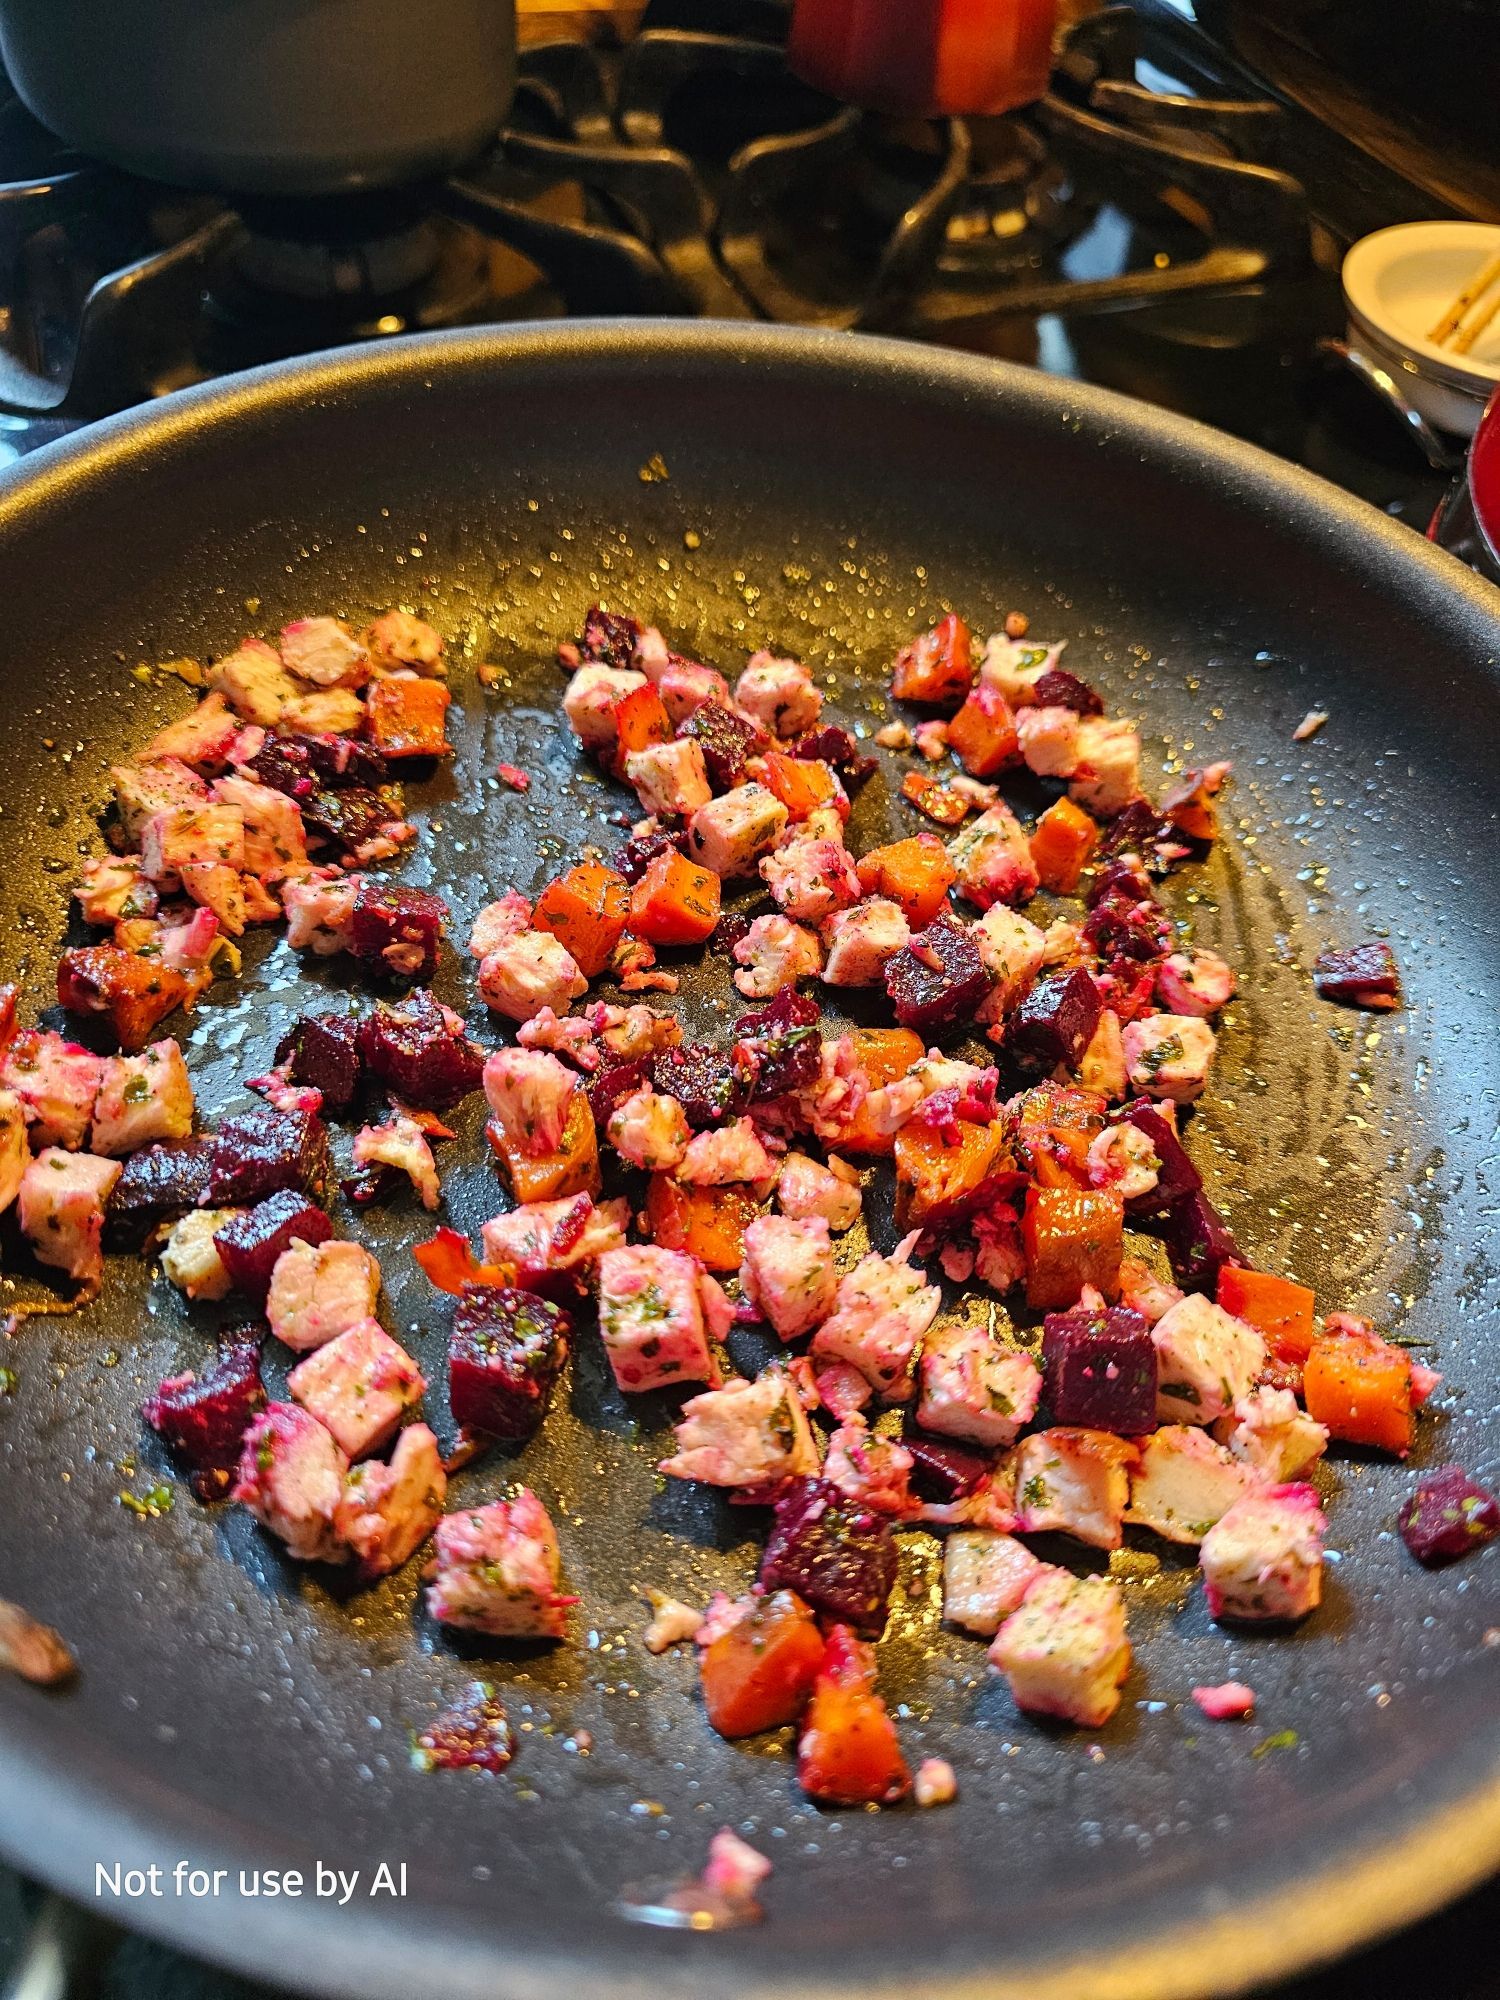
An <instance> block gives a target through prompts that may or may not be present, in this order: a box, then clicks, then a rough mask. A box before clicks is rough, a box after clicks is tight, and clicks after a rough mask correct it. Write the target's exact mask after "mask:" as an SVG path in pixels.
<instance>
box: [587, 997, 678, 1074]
mask: <svg viewBox="0 0 1500 2000" xmlns="http://www.w3.org/2000/svg"><path fill="white" fill-rule="evenodd" d="M585 1018H586V1019H587V1021H588V1024H589V1026H590V1027H591V1028H592V1029H593V1031H594V1033H595V1034H596V1035H597V1036H598V1037H599V1039H600V1041H601V1042H602V1043H603V1044H604V1046H605V1048H607V1049H608V1050H609V1052H610V1054H611V1055H612V1056H618V1058H619V1059H620V1061H621V1062H629V1061H631V1060H632V1059H633V1058H634V1057H636V1056H651V1055H658V1054H660V1052H661V1051H662V1050H663V1049H675V1048H676V1047H677V1045H678V1043H679V1042H680V1041H681V1040H682V1028H681V1025H680V1024H679V1023H678V1022H677V1021H674V1020H673V1018H672V1016H671V1015H670V1014H658V1013H657V1012H656V1010H655V1008H653V1007H648V1006H646V1005H645V1004H644V1002H641V1001H637V1003H636V1004H635V1005H634V1006H633V1007H612V1006H611V1005H610V1004H609V1002H608V1001H606V1000H599V1001H596V1002H595V1003H594V1005H593V1006H592V1007H590V1008H589V1010H588V1014H587V1016H586V1017H585Z"/></svg>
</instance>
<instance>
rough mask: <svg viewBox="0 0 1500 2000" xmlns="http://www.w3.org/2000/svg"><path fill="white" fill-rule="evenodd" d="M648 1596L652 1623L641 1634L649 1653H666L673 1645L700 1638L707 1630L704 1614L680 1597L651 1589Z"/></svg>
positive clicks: (647, 1593)
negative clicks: (703, 1631) (669, 1595)
mask: <svg viewBox="0 0 1500 2000" xmlns="http://www.w3.org/2000/svg"><path fill="white" fill-rule="evenodd" d="M646 1598H647V1601H648V1602H649V1604H650V1606H651V1622H650V1624H649V1625H648V1626H647V1627H646V1629H645V1631H644V1632H643V1633H642V1634H641V1644H642V1645H643V1646H644V1647H645V1648H646V1651H647V1652H648V1653H665V1652H666V1650H667V1648H668V1647H669V1646H680V1645H681V1644H682V1643H683V1641H684V1640H685V1639H696V1638H697V1636H698V1634H699V1633H700V1632H701V1631H702V1630H703V1613H702V1612H701V1611H695V1610H694V1609H693V1607H692V1605H691V1604H684V1603H683V1601H682V1599H681V1598H680V1597H668V1596H666V1595H665V1594H664V1593H663V1592H662V1591H660V1590H648V1591H647V1592H646Z"/></svg>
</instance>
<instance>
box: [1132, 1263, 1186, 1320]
mask: <svg viewBox="0 0 1500 2000" xmlns="http://www.w3.org/2000/svg"><path fill="white" fill-rule="evenodd" d="M1182 1298H1183V1294H1182V1292H1180V1291H1179V1290H1178V1288H1177V1286H1176V1285H1173V1284H1169V1283H1168V1282H1167V1280H1166V1279H1165V1278H1158V1277H1157V1275H1156V1273H1155V1272H1154V1271H1153V1270H1152V1269H1151V1267H1150V1265H1149V1264H1143V1263H1142V1262H1141V1261H1140V1259H1139V1258H1138V1257H1124V1258H1122V1259H1121V1261H1120V1304H1121V1305H1122V1306H1129V1307H1130V1309H1131V1311H1132V1312H1138V1313H1139V1314H1140V1316H1141V1318H1142V1319H1143V1320H1144V1321H1145V1322H1146V1324H1147V1326H1155V1324H1156V1322H1157V1321H1158V1320H1159V1319H1165V1318H1166V1316H1167V1314H1168V1313H1169V1312H1170V1311H1171V1310H1172V1308H1173V1306H1175V1305H1180V1304H1181V1302H1182Z"/></svg>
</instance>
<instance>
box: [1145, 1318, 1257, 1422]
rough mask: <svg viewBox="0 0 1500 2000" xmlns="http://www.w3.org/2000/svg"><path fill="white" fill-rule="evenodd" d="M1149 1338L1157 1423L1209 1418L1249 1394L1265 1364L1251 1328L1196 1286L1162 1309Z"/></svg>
mask: <svg viewBox="0 0 1500 2000" xmlns="http://www.w3.org/2000/svg"><path fill="white" fill-rule="evenodd" d="M1151 1338H1152V1340H1153V1341H1154V1342H1155V1343H1156V1416H1157V1421H1158V1422H1159V1423H1164V1424H1211V1423H1212V1422H1213V1421H1214V1419H1215V1418H1216V1417H1222V1416H1224V1415H1225V1414H1226V1413H1227V1412H1228V1411H1229V1410H1232V1409H1233V1408H1234V1406H1235V1404H1236V1403H1237V1402H1238V1401H1239V1400H1240V1398H1241V1396H1244V1395H1248V1394H1249V1392H1250V1389H1251V1388H1252V1387H1253V1385H1254V1382H1255V1378H1256V1376H1257V1375H1258V1374H1259V1373H1260V1371H1261V1368H1262V1367H1263V1366H1264V1364H1265V1358H1266V1344H1265V1341H1264V1340H1263V1339H1262V1338H1261V1336H1260V1335H1259V1334H1258V1333H1257V1332H1256V1330H1255V1328H1254V1327H1253V1326H1249V1325H1247V1324H1246V1322H1245V1321H1244V1320H1242V1319H1236V1318H1235V1316H1234V1314H1233V1313H1227V1312H1225V1310H1224V1308H1223V1307H1222V1306H1220V1305H1215V1304H1214V1302H1213V1300H1212V1299H1206V1298H1204V1297H1203V1296H1202V1295H1201V1294H1200V1293H1198V1292H1189V1293H1188V1295H1187V1296H1186V1298H1184V1299H1181V1300H1179V1302H1178V1303H1177V1304H1176V1305H1175V1306H1173V1307H1172V1308H1171V1310H1170V1311H1169V1312H1166V1313H1163V1315H1162V1317H1161V1318H1160V1319H1159V1320H1158V1321H1157V1322H1156V1324H1155V1325H1154V1326H1153V1327H1152V1329H1151Z"/></svg>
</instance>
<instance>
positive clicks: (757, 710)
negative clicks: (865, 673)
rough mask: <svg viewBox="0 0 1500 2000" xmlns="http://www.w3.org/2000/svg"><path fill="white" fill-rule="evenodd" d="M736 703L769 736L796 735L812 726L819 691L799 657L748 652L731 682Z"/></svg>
mask: <svg viewBox="0 0 1500 2000" xmlns="http://www.w3.org/2000/svg"><path fill="white" fill-rule="evenodd" d="M734 698H735V701H736V703H737V704H738V705H739V707H740V708H742V709H743V710H744V711H745V713H746V714H747V715H750V716H753V717H754V719H755V720H756V721H757V722H758V723H759V724H760V726H761V728H762V729H764V730H766V731H767V732H768V733H769V734H770V735H772V736H781V737H788V736H800V735H802V733H803V732H804V731H805V730H808V729H812V728H815V727H816V725H817V720H818V716H819V714H820V712H821V710H822V707H823V696H822V693H821V691H820V690H819V689H818V688H816V687H815V686H814V685H813V677H812V675H811V673H810V672H809V671H808V669H807V668H806V667H805V666H804V665H803V664H802V662H801V661H800V660H783V659H777V658H776V656H775V655H774V654H772V653H767V652H760V653H752V654H751V656H750V659H749V662H748V663H747V665H746V667H745V671H744V672H743V673H742V674H741V675H740V677H739V679H738V680H737V681H736V682H735V684H734Z"/></svg>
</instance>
